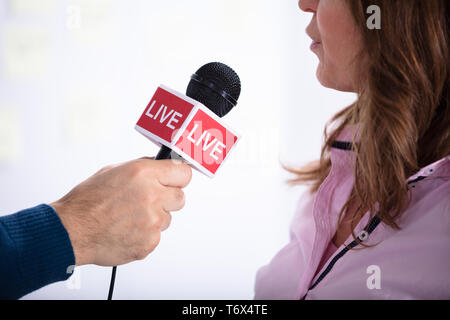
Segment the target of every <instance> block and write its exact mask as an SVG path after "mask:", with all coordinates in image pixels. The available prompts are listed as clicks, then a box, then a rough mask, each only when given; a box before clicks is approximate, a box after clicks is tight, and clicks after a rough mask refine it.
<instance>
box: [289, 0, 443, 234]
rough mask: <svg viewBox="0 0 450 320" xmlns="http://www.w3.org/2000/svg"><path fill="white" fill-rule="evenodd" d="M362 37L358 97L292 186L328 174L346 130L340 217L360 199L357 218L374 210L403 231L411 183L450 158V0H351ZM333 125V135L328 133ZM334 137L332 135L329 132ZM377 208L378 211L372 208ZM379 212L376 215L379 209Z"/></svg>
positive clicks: (313, 187) (315, 186)
mask: <svg viewBox="0 0 450 320" xmlns="http://www.w3.org/2000/svg"><path fill="white" fill-rule="evenodd" d="M346 2H347V5H348V7H349V8H350V11H351V12H352V15H353V18H354V20H355V23H356V25H357V26H358V28H359V30H360V33H361V34H362V39H363V40H362V41H363V48H362V52H360V53H358V58H357V59H356V60H355V62H356V63H357V66H358V65H362V64H359V63H358V61H360V60H359V59H362V57H363V56H365V57H367V58H368V61H369V63H368V68H367V69H365V70H358V72H363V73H364V75H365V80H364V84H363V85H359V87H358V88H359V89H358V92H357V93H358V99H357V100H356V102H355V103H353V104H352V105H350V106H348V107H346V108H345V109H343V110H341V111H340V112H338V113H337V114H335V115H334V116H333V117H332V118H331V119H330V120H329V121H328V122H327V123H326V126H325V129H324V143H323V146H322V150H321V155H320V159H319V160H316V161H313V162H310V163H308V164H307V165H305V166H303V167H301V168H299V169H295V168H292V167H288V166H285V165H283V167H284V168H285V169H287V170H288V171H290V172H291V173H294V174H295V175H296V177H295V178H294V179H291V180H290V181H289V182H290V183H291V184H306V183H307V182H309V185H310V188H309V190H310V192H311V193H314V192H316V191H317V190H318V188H319V186H320V185H321V184H322V182H323V181H324V180H325V178H326V177H327V175H328V174H329V172H330V170H331V159H330V155H329V150H328V149H329V148H331V145H332V143H333V142H334V141H335V140H336V138H337V137H338V135H339V134H340V133H341V132H342V130H343V129H344V127H345V126H347V125H349V124H350V125H355V124H357V125H358V129H359V133H358V134H359V141H358V142H356V141H355V135H354V136H353V138H352V139H351V140H352V142H353V145H354V150H353V151H351V152H355V153H356V154H355V162H354V163H353V162H352V164H351V165H352V168H353V169H352V170H353V174H354V178H355V179H354V181H355V183H354V186H353V188H352V190H351V193H350V197H349V199H348V200H347V201H346V203H345V204H344V205H343V207H342V208H341V210H340V212H339V221H340V218H341V216H342V214H343V212H344V211H345V210H346V209H347V208H348V207H349V205H350V203H351V202H352V201H353V200H355V199H358V201H357V203H359V205H358V206H357V208H356V210H355V212H354V214H353V217H352V218H351V219H352V220H351V221H352V223H351V226H352V235H353V238H354V239H355V240H356V241H358V242H360V241H359V239H357V238H356V236H355V234H354V231H353V229H354V222H355V221H356V217H358V216H361V215H362V214H363V213H365V212H366V211H365V210H370V214H371V216H374V215H375V214H376V215H377V216H378V217H379V218H380V220H381V222H383V223H385V224H386V225H388V226H390V227H392V228H393V229H396V230H398V229H400V227H399V225H398V223H397V222H398V218H399V217H400V216H401V214H402V212H404V210H405V209H406V208H407V206H408V205H409V202H410V200H411V199H410V196H409V195H410V194H409V192H408V188H407V184H406V179H407V178H408V177H409V176H411V175H413V174H415V173H416V172H417V171H418V170H419V169H420V168H421V167H424V166H426V165H428V164H431V163H433V162H435V161H437V160H439V159H441V158H443V157H445V156H447V155H448V154H449V153H450V152H449V151H450V106H449V94H450V91H449V82H450V81H449V76H450V56H449V39H450V34H449V32H450V18H449V12H450V10H449V8H450V1H448V0H427V1H423V0H396V1H392V0H358V1H356V0H346ZM370 5H377V6H378V7H379V8H380V9H381V29H374V30H370V29H369V28H368V27H367V26H366V21H367V18H368V15H367V14H366V9H367V8H368V7H369V6H370ZM332 124H335V126H334V127H335V129H333V130H331V131H330V130H329V127H330V126H331V125H332ZM328 132H330V134H328ZM377 203H378V208H376V207H375V205H376V204H377ZM376 209H377V211H376V212H375V210H376Z"/></svg>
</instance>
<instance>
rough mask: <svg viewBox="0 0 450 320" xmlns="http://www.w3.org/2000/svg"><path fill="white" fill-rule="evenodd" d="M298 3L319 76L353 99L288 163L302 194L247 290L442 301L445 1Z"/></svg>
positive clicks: (447, 59)
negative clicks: (306, 155) (281, 239)
mask: <svg viewBox="0 0 450 320" xmlns="http://www.w3.org/2000/svg"><path fill="white" fill-rule="evenodd" d="M371 5H376V6H377V7H375V8H379V10H380V16H379V17H380V18H381V28H380V29H377V28H375V29H373V28H369V27H368V23H367V19H368V18H370V15H368V14H367V13H366V12H367V9H368V7H369V6H371ZM299 6H300V9H301V10H303V11H305V12H311V13H313V18H312V21H311V23H310V25H309V26H308V27H307V29H306V32H307V34H308V35H309V36H310V37H311V38H312V39H313V44H312V45H311V49H312V51H313V52H314V53H315V54H317V56H318V58H319V60H320V63H319V66H318V69H317V78H318V80H319V82H320V83H321V84H322V85H323V86H325V87H327V88H332V89H336V90H339V91H350V92H356V93H357V94H358V99H357V101H356V102H355V103H354V104H352V105H351V106H349V107H347V108H345V109H344V110H342V111H340V112H339V113H338V114H336V115H335V116H334V117H333V118H332V119H331V120H330V122H329V123H328V124H327V126H326V128H325V131H324V134H325V144H324V146H323V148H322V154H321V157H320V160H319V161H316V162H312V163H310V164H309V165H307V166H305V167H304V168H301V169H300V170H294V169H290V171H292V172H294V173H296V174H297V178H296V179H295V180H293V182H294V183H306V182H309V183H310V185H311V187H310V190H309V191H310V192H306V193H304V194H303V195H302V197H301V198H300V201H299V207H298V211H297V212H296V215H295V217H294V219H293V221H292V224H291V229H290V242H289V243H288V244H287V245H286V246H285V247H284V248H283V249H282V250H281V251H280V252H279V253H278V254H277V255H276V256H275V257H274V258H273V259H272V261H271V262H270V263H269V264H268V265H267V266H264V267H263V268H261V269H260V270H259V271H258V274H257V276H256V284H255V299H442V298H443V299H450V156H449V153H450V152H449V151H450V106H449V94H450V91H449V78H450V66H449V63H450V56H449V38H450V34H449V31H450V22H449V19H450V18H449V14H450V2H449V1H448V0H427V1H424V0H398V1H391V0H361V1H355V0H300V2H299ZM372 8H374V7H372ZM369 12H370V11H369ZM330 124H335V126H334V129H333V130H331V131H330V130H328V127H329V126H330ZM329 131H330V132H329Z"/></svg>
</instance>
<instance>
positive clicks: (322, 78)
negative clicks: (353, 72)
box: [316, 67, 356, 92]
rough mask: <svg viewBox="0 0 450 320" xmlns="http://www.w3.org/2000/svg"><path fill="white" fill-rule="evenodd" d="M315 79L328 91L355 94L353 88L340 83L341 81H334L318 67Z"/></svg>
mask: <svg viewBox="0 0 450 320" xmlns="http://www.w3.org/2000/svg"><path fill="white" fill-rule="evenodd" d="M316 77H317V80H318V81H319V83H320V84H321V85H322V86H323V87H325V88H329V89H333V90H337V91H342V92H356V90H355V89H354V88H353V86H351V85H348V84H345V83H342V82H341V81H339V80H337V79H335V78H334V77H330V76H329V75H328V74H327V73H326V72H324V70H323V69H321V68H320V67H319V68H317V72H316Z"/></svg>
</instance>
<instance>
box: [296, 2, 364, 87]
mask: <svg viewBox="0 0 450 320" xmlns="http://www.w3.org/2000/svg"><path fill="white" fill-rule="evenodd" d="M299 7H300V9H301V10H303V11H305V12H312V13H313V14H314V15H313V17H312V20H311V23H310V24H309V25H308V27H307V28H306V33H307V34H308V35H309V36H310V37H311V39H312V40H313V43H312V44H311V50H312V51H313V52H314V53H315V54H316V55H317V56H318V58H319V60H320V62H319V66H318V68H317V73H316V75H317V79H318V80H319V82H320V83H321V84H322V85H323V86H324V87H327V88H332V89H336V90H340V91H350V92H356V91H357V89H356V88H355V85H354V83H355V81H356V79H354V78H355V75H356V73H355V71H356V70H355V65H354V64H353V63H352V62H353V61H354V59H355V57H356V55H357V54H358V52H359V50H360V49H361V46H362V37H361V34H360V32H359V31H358V29H357V26H356V24H355V22H354V19H353V17H352V14H351V12H350V9H349V8H348V7H347V4H346V0H300V1H299ZM358 78H359V76H358Z"/></svg>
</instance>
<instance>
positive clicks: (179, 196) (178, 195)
mask: <svg viewBox="0 0 450 320" xmlns="http://www.w3.org/2000/svg"><path fill="white" fill-rule="evenodd" d="M175 201H176V202H177V203H178V205H179V206H181V207H184V204H185V202H186V196H185V194H184V192H183V190H181V189H178V188H177V189H176V190H175Z"/></svg>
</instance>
